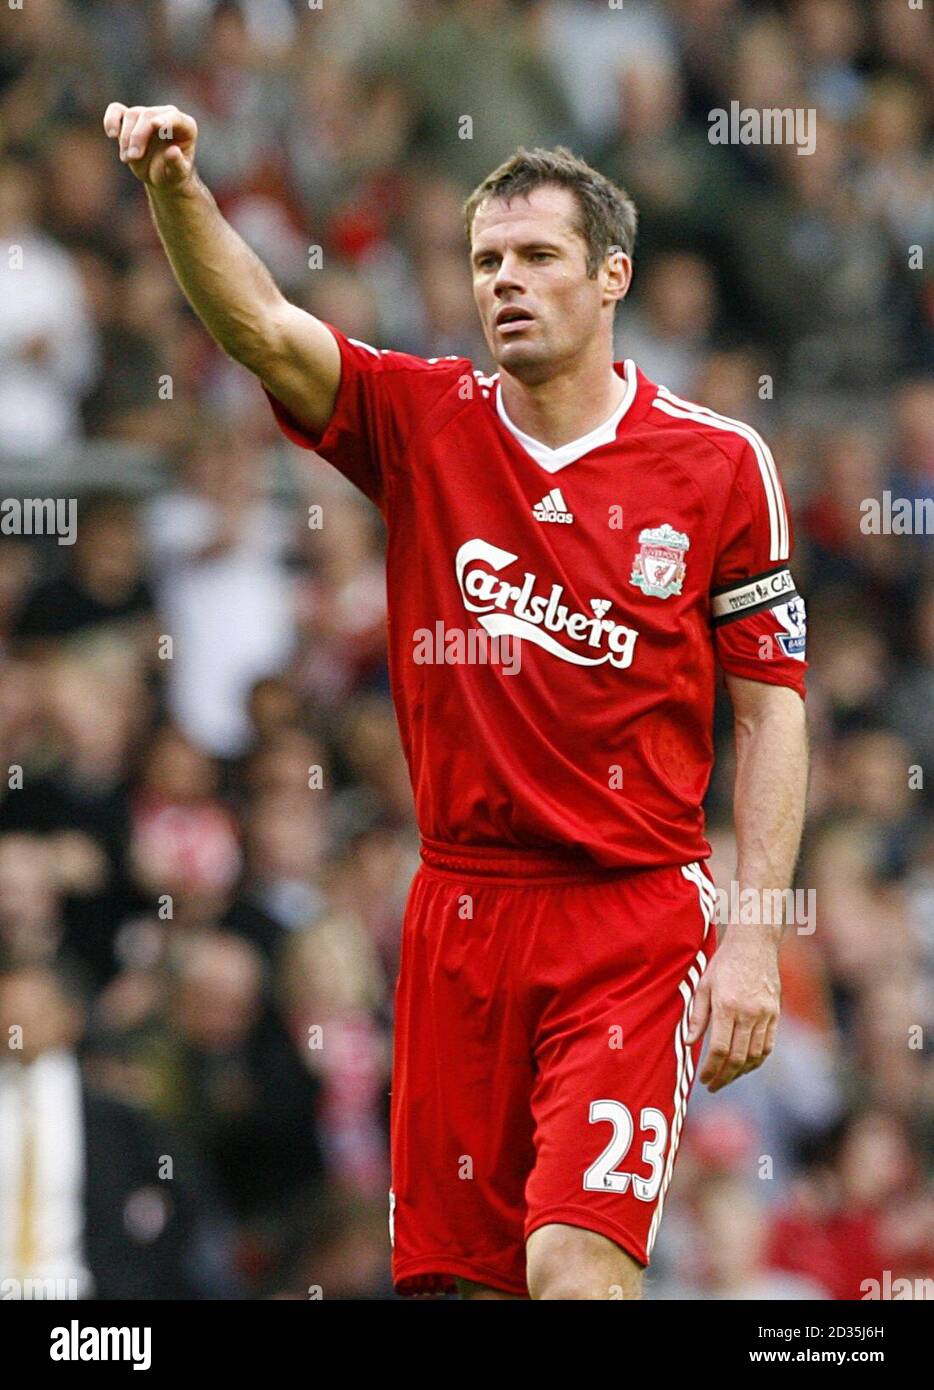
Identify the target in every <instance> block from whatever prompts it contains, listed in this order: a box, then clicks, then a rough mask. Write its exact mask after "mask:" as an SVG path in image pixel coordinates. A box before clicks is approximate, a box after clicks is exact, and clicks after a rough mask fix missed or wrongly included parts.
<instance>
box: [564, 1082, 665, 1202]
mask: <svg viewBox="0 0 934 1390" xmlns="http://www.w3.org/2000/svg"><path fill="white" fill-rule="evenodd" d="M601 1120H606V1121H608V1122H609V1123H610V1124H611V1125H612V1126H613V1137H612V1138H611V1140H610V1142H609V1144H607V1146H606V1148H605V1149H604V1150H603V1153H602V1154H601V1155H600V1157H599V1158H598V1159H597V1160H596V1161H595V1162H594V1163H592V1164H591V1165H590V1167H589V1168H588V1169H587V1171H586V1173H585V1174H584V1187H585V1188H586V1189H587V1190H588V1191H596V1192H606V1191H607V1190H609V1191H611V1192H627V1191H628V1190H629V1184H630V1182H632V1190H633V1194H634V1195H635V1196H636V1197H638V1198H639V1200H640V1202H654V1201H655V1198H656V1197H657V1196H658V1189H659V1187H660V1186H661V1182H662V1173H663V1172H664V1167H665V1146H666V1144H667V1142H668V1121H667V1120H666V1119H665V1116H664V1115H663V1114H662V1112H661V1111H660V1110H656V1109H655V1107H654V1106H650V1105H649V1106H646V1107H645V1109H644V1110H643V1111H642V1113H641V1114H640V1116H639V1126H640V1129H642V1130H647V1129H650V1130H652V1131H653V1133H652V1137H651V1138H650V1139H646V1140H645V1141H644V1142H643V1145H642V1162H643V1163H647V1164H648V1165H649V1167H650V1168H651V1170H652V1173H651V1176H650V1177H648V1178H640V1177H637V1176H636V1174H635V1173H620V1172H619V1171H618V1170H617V1165H618V1164H620V1163H622V1161H623V1159H624V1158H625V1157H626V1155H627V1153H628V1152H629V1148H630V1145H631V1144H632V1140H633V1135H634V1133H635V1126H634V1125H633V1120H632V1115H631V1114H630V1112H629V1110H628V1109H627V1107H626V1106H625V1105H623V1103H622V1101H618V1100H592V1101H591V1102H590V1123H591V1124H592V1125H595V1124H597V1123H598V1122H599V1121H601Z"/></svg>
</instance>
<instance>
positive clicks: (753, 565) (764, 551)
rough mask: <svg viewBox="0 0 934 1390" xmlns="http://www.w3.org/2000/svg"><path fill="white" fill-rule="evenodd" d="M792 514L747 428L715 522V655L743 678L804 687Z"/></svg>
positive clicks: (767, 456) (802, 614)
mask: <svg viewBox="0 0 934 1390" xmlns="http://www.w3.org/2000/svg"><path fill="white" fill-rule="evenodd" d="M792 542H793V536H792V530H791V518H790V516H789V512H788V504H787V501H786V498H785V492H784V489H783V487H782V482H781V478H780V477H779V474H778V470H777V469H776V467H775V462H774V460H773V458H772V455H771V452H770V451H769V449H768V446H767V445H766V444H765V443H764V441H763V440H762V439H760V437H759V436H758V435H757V434H755V432H754V431H752V430H749V431H748V432H747V441H746V442H744V445H743V452H742V454H741V457H740V460H739V464H738V467H737V470H736V474H735V477H734V482H733V487H732V490H731V493H730V498H729V501H728V503H727V507H726V511H725V514H724V518H723V522H722V525H721V529H720V536H719V543H718V549H717V556H716V560H715V564H714V575H713V584H712V588H711V595H710V612H711V622H712V624H713V631H714V641H715V645H716V652H717V659H718V661H719V662H720V665H721V666H722V667H723V670H724V671H726V672H727V673H728V674H730V675H733V676H741V677H743V678H745V679H746V680H753V681H764V682H765V683H766V684H768V685H787V686H791V688H792V689H793V690H796V691H797V692H798V694H799V695H800V696H801V698H802V699H803V698H804V694H805V672H806V671H807V660H806V657H805V648H806V636H807V614H806V611H805V604H804V599H803V598H802V597H801V595H800V594H799V593H798V591H797V589H796V587H795V581H794V578H793V577H792V573H791V567H790V560H791V552H792Z"/></svg>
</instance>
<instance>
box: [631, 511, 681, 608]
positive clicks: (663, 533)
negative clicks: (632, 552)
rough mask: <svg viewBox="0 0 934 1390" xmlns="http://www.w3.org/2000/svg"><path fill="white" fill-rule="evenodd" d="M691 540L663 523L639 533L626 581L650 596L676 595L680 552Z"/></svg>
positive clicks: (678, 582) (677, 591) (679, 587)
mask: <svg viewBox="0 0 934 1390" xmlns="http://www.w3.org/2000/svg"><path fill="white" fill-rule="evenodd" d="M690 545H691V542H690V541H689V540H688V538H687V536H686V535H685V534H684V532H683V531H676V530H675V529H674V528H673V527H672V526H669V525H668V523H667V522H666V523H665V525H664V526H654V527H653V526H650V527H647V528H646V530H644V531H640V532H639V550H638V552H637V554H636V557H635V559H634V560H633V562H632V574H631V575H630V576H629V582H630V584H635V585H636V587H637V588H638V589H641V590H642V592H643V593H644V594H651V595H652V596H653V597H654V598H668V596H669V595H670V594H680V592H681V585H682V583H683V582H684V572H685V569H686V564H685V560H684V552H685V551H686V550H688V549H690Z"/></svg>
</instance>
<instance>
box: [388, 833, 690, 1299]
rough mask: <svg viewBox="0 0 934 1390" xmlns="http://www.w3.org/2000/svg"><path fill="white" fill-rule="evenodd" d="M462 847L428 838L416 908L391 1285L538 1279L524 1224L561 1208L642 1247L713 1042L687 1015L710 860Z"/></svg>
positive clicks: (523, 1287) (396, 1067) (416, 1287)
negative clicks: (609, 868)
mask: <svg viewBox="0 0 934 1390" xmlns="http://www.w3.org/2000/svg"><path fill="white" fill-rule="evenodd" d="M470 853H471V858H469V859H467V860H465V861H463V862H462V863H461V864H459V865H458V867H454V868H452V867H439V866H438V864H437V863H434V864H433V863H431V862H430V859H431V857H432V856H430V855H429V853H428V852H427V851H425V850H423V858H425V860H426V862H425V863H423V865H422V866H421V867H420V869H419V871H418V873H417V874H416V876H415V879H414V881H413V883H412V888H411V890H410V893H409V900H408V905H407V908H406V915H405V923H404V927H403V936H402V957H401V965H400V973H399V980H398V983H397V986H396V1016H395V1043H394V1061H393V1089H392V1185H393V1190H392V1193H391V1194H390V1234H391V1236H392V1238H393V1258H392V1270H393V1280H394V1283H395V1286H396V1289H397V1291H398V1292H400V1293H403V1294H406V1293H420V1292H429V1291H432V1292H440V1291H452V1290H453V1289H454V1287H455V1285H454V1279H455V1277H460V1278H463V1279H470V1280H473V1281H474V1282H476V1283H478V1284H485V1285H488V1286H490V1287H492V1288H496V1289H501V1290H504V1291H505V1292H507V1293H512V1294H518V1295H520V1296H525V1297H528V1287H527V1284H526V1260H525V1241H526V1239H527V1238H528V1236H529V1235H530V1234H531V1233H532V1231H534V1230H535V1229H536V1228H537V1227H539V1226H544V1225H546V1224H548V1223H550V1222H560V1223H563V1224H565V1225H570V1226H582V1227H584V1228H586V1229H587V1230H591V1231H597V1232H599V1233H600V1234H601V1235H604V1236H607V1237H608V1238H609V1239H610V1240H612V1241H615V1242H616V1243H617V1244H618V1245H620V1246H622V1248H623V1249H624V1250H626V1251H628V1252H629V1254H630V1255H632V1256H633V1257H634V1258H635V1259H636V1260H638V1261H639V1263H640V1264H642V1265H647V1264H648V1263H649V1258H650V1255H651V1251H652V1245H653V1242H654V1240H655V1236H656V1234H657V1231H658V1225H659V1221H660V1220H661V1214H662V1206H663V1203H664V1200H665V1194H666V1191H667V1190H668V1186H669V1184H670V1182H671V1175H672V1170H673V1167H674V1162H675V1155H676V1153H677V1149H678V1142H679V1140H680V1137H681V1130H682V1126H683V1123H684V1112H685V1108H686V1106H687V1101H688V1096H689V1094H690V1091H691V1086H692V1083H693V1080H694V1069H695V1066H696V1065H697V1063H698V1062H699V1057H700V1049H701V1047H702V1044H703V1040H700V1041H698V1042H697V1043H695V1044H694V1047H693V1048H688V1046H687V1044H686V1043H685V1035H686V1031H687V1023H688V1016H689V1011H690V1006H691V1002H692V999H693V997H694V992H695V990H696V988H697V985H698V982H699V980H700V977H701V974H702V972H703V970H704V968H705V966H706V964H707V962H708V961H709V960H710V958H711V956H712V955H713V952H714V951H715V949H716V935H717V934H716V927H715V926H713V925H712V921H713V916H714V910H715V893H714V889H713V884H712V882H711V879H710V877H709V875H708V874H707V871H706V869H705V868H704V867H703V866H702V865H700V864H696V863H695V864H689V865H685V866H684V867H683V868H660V869H646V870H639V871H631V872H628V871H627V872H614V873H609V872H602V871H596V872H588V871H586V870H583V871H582V870H581V869H580V867H579V866H573V867H571V866H568V865H567V863H565V865H564V866H563V867H560V868H559V867H556V866H553V865H552V866H549V862H548V861H547V860H546V859H545V858H544V857H543V856H538V857H530V856H518V857H517V856H497V858H496V860H494V859H492V858H490V857H489V855H487V856H485V857H484V856H483V855H481V854H480V852H478V851H471V852H470ZM474 857H475V859H476V862H473V859H474ZM490 870H492V871H490Z"/></svg>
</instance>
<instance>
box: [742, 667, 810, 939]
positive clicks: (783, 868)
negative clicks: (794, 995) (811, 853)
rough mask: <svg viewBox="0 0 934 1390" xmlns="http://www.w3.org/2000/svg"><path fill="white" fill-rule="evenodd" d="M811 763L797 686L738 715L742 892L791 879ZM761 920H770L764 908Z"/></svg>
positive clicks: (780, 884)
mask: <svg viewBox="0 0 934 1390" xmlns="http://www.w3.org/2000/svg"><path fill="white" fill-rule="evenodd" d="M784 694H785V692H783V695H784ZM807 767H808V753H807V724H806V718H805V711H804V703H803V701H802V700H800V699H799V697H798V696H797V695H796V694H795V693H794V692H793V691H791V690H789V691H787V698H783V699H782V700H781V701H780V702H778V703H770V706H769V708H768V709H767V710H766V711H764V712H762V713H761V715H757V716H744V715H742V714H738V715H737V720H736V784H735V791H734V823H735V827H736V847H737V867H736V877H737V881H738V887H739V891H740V894H742V893H743V891H744V890H746V889H753V890H755V891H756V892H757V893H759V894H761V893H763V892H765V891H768V890H775V889H778V890H784V889H786V888H788V887H789V886H790V885H791V880H792V876H793V874H794V869H795V863H796V860H797V857H798V849H799V847H800V843H801V831H802V826H803V824H804V807H805V798H806V794H807ZM762 920H767V918H766V917H765V915H764V914H763V918H762ZM779 934H780V931H779Z"/></svg>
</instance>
